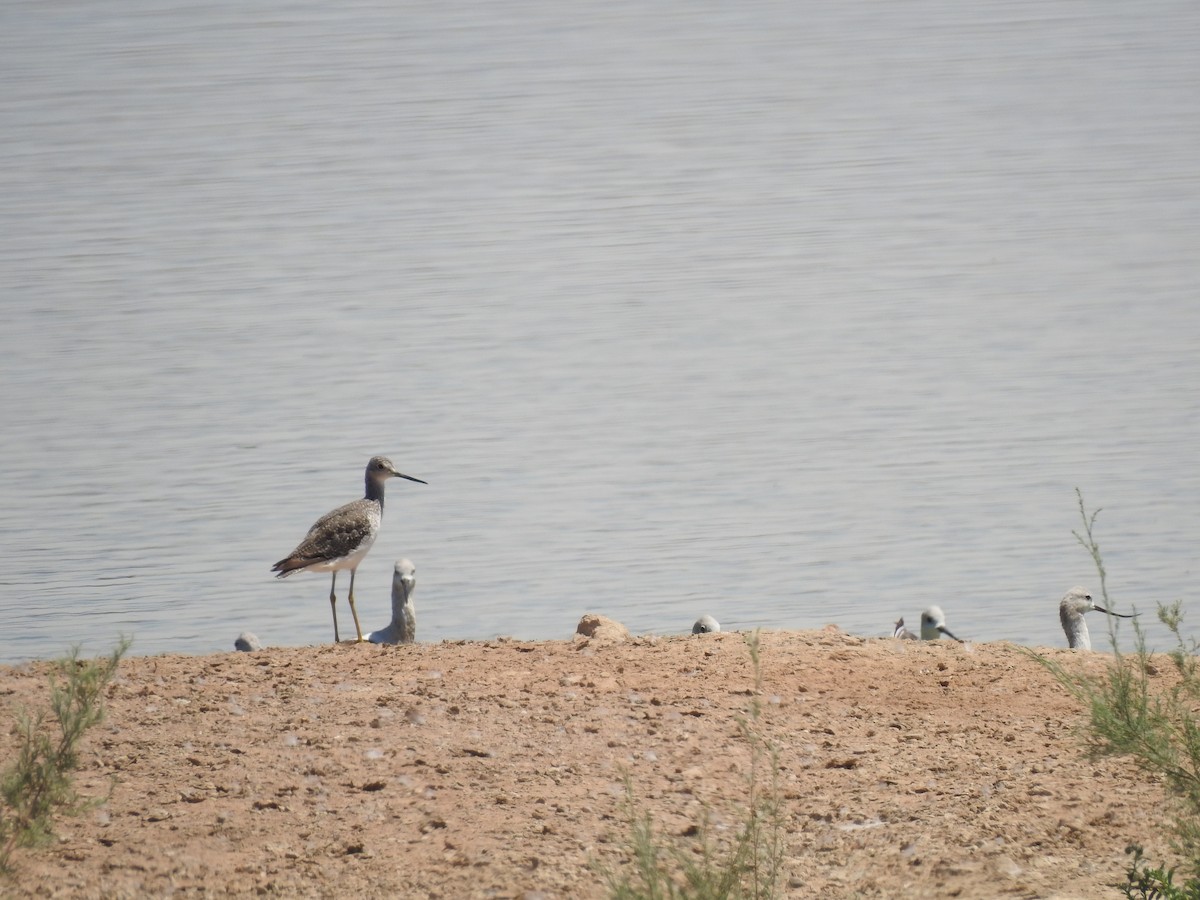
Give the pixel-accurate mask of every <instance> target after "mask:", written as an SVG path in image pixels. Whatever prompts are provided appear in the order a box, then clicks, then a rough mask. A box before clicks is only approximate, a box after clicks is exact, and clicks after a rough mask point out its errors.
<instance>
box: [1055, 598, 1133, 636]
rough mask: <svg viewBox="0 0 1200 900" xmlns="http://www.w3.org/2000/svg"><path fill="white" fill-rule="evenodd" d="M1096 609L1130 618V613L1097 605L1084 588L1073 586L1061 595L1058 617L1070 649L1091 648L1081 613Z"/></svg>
mask: <svg viewBox="0 0 1200 900" xmlns="http://www.w3.org/2000/svg"><path fill="white" fill-rule="evenodd" d="M1092 609H1095V610H1098V611H1099V612H1102V613H1104V614H1105V615H1108V616H1119V617H1120V618H1122V619H1132V618H1133V616H1132V615H1126V614H1125V613H1119V612H1113V611H1111V610H1108V609H1105V608H1104V607H1103V606H1097V605H1096V602H1095V601H1094V600H1093V599H1092V595H1091V594H1089V593H1088V592H1087V590H1086V589H1084V588H1081V587H1073V588H1071V589H1070V590H1069V591H1067V592H1066V594H1064V595H1063V598H1062V602H1061V603H1059V604H1058V618H1059V621H1060V622H1062V627H1063V631H1065V632H1066V634H1067V646H1068V647H1070V648H1071V649H1072V650H1075V649H1079V650H1091V649H1092V639H1091V637H1090V636H1089V635H1088V628H1087V622H1085V621H1083V614H1084V613H1086V612H1087V611H1088V610H1092Z"/></svg>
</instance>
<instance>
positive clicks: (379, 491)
mask: <svg viewBox="0 0 1200 900" xmlns="http://www.w3.org/2000/svg"><path fill="white" fill-rule="evenodd" d="M383 485H384V481H383V480H382V479H375V478H370V477H368V478H367V499H368V500H374V501H375V502H376V503H378V504H379V511H380V512H383Z"/></svg>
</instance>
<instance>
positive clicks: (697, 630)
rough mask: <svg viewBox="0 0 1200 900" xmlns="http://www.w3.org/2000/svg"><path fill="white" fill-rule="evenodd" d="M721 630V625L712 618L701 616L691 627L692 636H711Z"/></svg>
mask: <svg viewBox="0 0 1200 900" xmlns="http://www.w3.org/2000/svg"><path fill="white" fill-rule="evenodd" d="M720 630H721V623H720V622H718V621H717V620H716V619H714V618H713V617H712V616H701V617H700V618H698V619H697V620H696V622H695V624H693V625H692V634H712V633H713V632H715V631H720Z"/></svg>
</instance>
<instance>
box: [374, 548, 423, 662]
mask: <svg viewBox="0 0 1200 900" xmlns="http://www.w3.org/2000/svg"><path fill="white" fill-rule="evenodd" d="M416 588H417V567H416V566H414V565H413V564H412V560H409V559H398V560H396V566H395V569H394V570H393V571H392V621H391V622H389V623H388V626H387V628H381V629H379V630H378V631H372V632H371V633H370V634H368V635H367V640H368V641H370V642H371V643H372V644H411V643H413V642H414V641H416V639H417V608H416V606H415V605H414V604H413V591H415V590H416Z"/></svg>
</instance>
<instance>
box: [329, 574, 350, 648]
mask: <svg viewBox="0 0 1200 900" xmlns="http://www.w3.org/2000/svg"><path fill="white" fill-rule="evenodd" d="M350 583H351V584H353V583H354V576H353V575H351V576H350ZM336 586H337V572H334V573H333V581H331V582H329V609H330V611H331V612H332V613H333V642H334V643H335V644H336V643H338V628H337V594H336V593H335V592H334V588H335V587H336ZM350 590H354V588H353V587H351V588H350ZM350 608H351V609H354V604H353V603H352V604H350Z"/></svg>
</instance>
